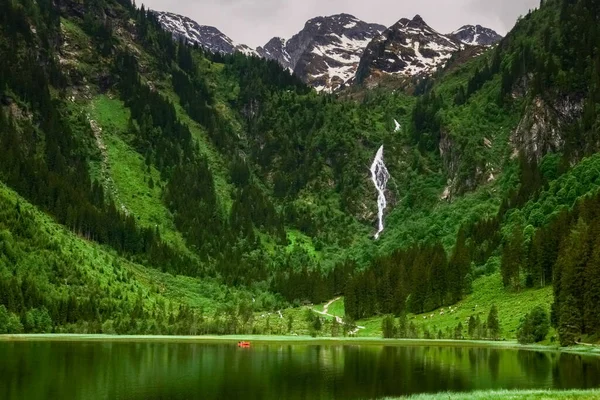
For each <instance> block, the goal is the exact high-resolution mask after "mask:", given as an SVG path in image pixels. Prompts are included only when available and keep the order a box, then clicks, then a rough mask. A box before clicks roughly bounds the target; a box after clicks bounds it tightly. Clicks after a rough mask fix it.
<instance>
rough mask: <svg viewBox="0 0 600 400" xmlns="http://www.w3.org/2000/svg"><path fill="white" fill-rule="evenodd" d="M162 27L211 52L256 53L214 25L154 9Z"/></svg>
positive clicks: (177, 37) (178, 37)
mask: <svg viewBox="0 0 600 400" xmlns="http://www.w3.org/2000/svg"><path fill="white" fill-rule="evenodd" d="M154 13H155V14H156V15H157V17H158V21H159V22H160V23H161V25H162V26H163V28H164V29H165V30H167V31H169V32H171V33H172V34H173V36H174V37H175V38H176V39H183V40H185V41H187V42H189V43H193V44H197V45H199V46H200V47H203V48H205V49H206V50H208V51H210V52H213V53H222V54H233V53H235V52H237V51H239V52H242V53H244V54H248V55H250V54H256V52H255V51H254V50H252V49H251V48H250V47H248V46H246V45H243V44H236V43H235V42H234V41H233V40H231V39H230V38H229V37H228V36H227V35H225V34H224V33H223V32H221V31H220V30H218V29H217V28H215V27H214V26H206V25H200V24H198V23H197V22H196V21H194V20H192V19H190V18H188V17H184V16H183V15H179V14H174V13H169V12H160V11H154Z"/></svg>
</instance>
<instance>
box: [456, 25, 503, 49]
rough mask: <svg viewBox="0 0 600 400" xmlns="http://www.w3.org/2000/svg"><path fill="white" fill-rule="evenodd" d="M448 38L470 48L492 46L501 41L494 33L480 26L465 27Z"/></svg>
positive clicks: (500, 37)
mask: <svg viewBox="0 0 600 400" xmlns="http://www.w3.org/2000/svg"><path fill="white" fill-rule="evenodd" d="M448 36H450V37H452V38H454V39H456V40H458V41H460V42H462V43H464V44H468V45H471V46H492V45H494V44H496V43H498V42H499V41H500V40H502V36H500V35H499V34H498V33H497V32H496V31H494V30H492V29H490V28H485V27H483V26H481V25H465V26H463V27H462V28H460V29H458V30H457V31H454V32H452V33H451V34H449V35H448Z"/></svg>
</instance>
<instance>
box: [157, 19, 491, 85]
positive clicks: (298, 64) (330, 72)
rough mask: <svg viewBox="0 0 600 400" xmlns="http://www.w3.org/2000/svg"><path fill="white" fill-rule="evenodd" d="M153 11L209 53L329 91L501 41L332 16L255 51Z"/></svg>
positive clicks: (429, 66)
mask: <svg viewBox="0 0 600 400" xmlns="http://www.w3.org/2000/svg"><path fill="white" fill-rule="evenodd" d="M155 13H156V15H157V17H158V20H159V22H160V23H161V24H162V26H163V27H164V28H165V29H166V30H168V31H170V32H172V33H173V36H174V37H176V38H178V39H179V38H183V39H184V40H185V41H187V42H190V43H194V44H198V45H199V46H201V47H203V48H205V49H207V50H209V51H211V52H213V53H223V54H233V53H235V52H241V53H244V54H246V55H255V56H260V57H263V58H266V59H269V60H275V61H277V62H279V63H280V64H281V65H282V66H283V67H284V68H287V69H289V70H290V71H291V72H293V73H294V74H296V75H297V76H298V77H300V78H301V79H302V80H303V81H304V82H306V83H307V84H308V85H311V86H313V87H314V88H315V89H317V90H318V91H328V92H333V91H335V90H337V89H340V88H342V87H344V86H346V85H349V84H351V83H355V82H358V83H362V82H363V81H365V80H366V79H369V78H372V77H374V78H377V77H380V76H383V75H399V76H406V77H412V76H416V75H427V74H431V73H433V72H434V71H436V70H437V69H438V68H439V67H441V66H443V65H445V64H446V62H447V61H448V60H449V59H450V58H451V57H452V55H453V54H454V53H455V52H457V51H459V50H461V49H465V48H472V47H474V46H480V47H481V46H490V45H492V44H494V43H497V42H498V41H499V40H500V39H502V37H501V36H500V35H498V34H497V33H496V32H494V31H493V30H491V29H488V28H484V27H482V26H481V25H466V26H463V27H462V28H460V29H459V30H457V31H455V32H452V33H451V34H448V35H443V34H441V33H439V32H437V31H435V30H434V29H432V28H431V27H430V26H429V25H427V24H426V23H425V21H423V19H422V18H421V17H420V16H418V15H417V16H415V17H414V18H413V19H412V20H410V19H406V18H403V19H401V20H400V21H398V22H397V23H396V24H395V25H393V26H391V27H390V28H387V29H386V28H385V27H384V26H383V25H378V24H371V23H367V22H364V21H361V20H360V19H358V18H356V17H354V16H352V15H349V14H337V15H332V16H328V17H317V18H313V19H311V20H309V21H308V22H306V24H305V26H304V28H303V29H302V30H301V31H300V32H298V33H297V34H296V35H294V36H293V37H292V38H290V39H289V40H286V39H283V38H280V37H274V38H273V39H271V40H270V41H269V42H268V43H267V44H265V45H264V46H263V47H258V48H257V49H256V50H254V49H251V48H250V47H248V46H246V45H243V44H238V43H235V42H234V41H233V40H231V39H230V38H229V37H228V36H227V35H225V34H223V33H222V32H221V31H220V30H218V29H217V28H215V27H212V26H205V25H200V24H198V23H197V22H195V21H193V20H192V19H190V18H187V17H184V16H182V15H178V14H173V13H169V12H155ZM481 48H482V49H483V47H481ZM471 53H472V54H473V55H475V54H480V53H481V52H471Z"/></svg>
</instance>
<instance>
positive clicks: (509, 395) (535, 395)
mask: <svg viewBox="0 0 600 400" xmlns="http://www.w3.org/2000/svg"><path fill="white" fill-rule="evenodd" d="M598 398H600V391H597V390H566V391H560V390H499V391H480V392H472V393H437V394H419V395H414V396H409V397H401V398H399V399H398V400H400V399H410V400H437V399H444V400H459V399H460V400H483V399H485V400H493V399H499V400H500V399H502V400H507V399H508V400H510V399H519V400H546V399H548V400H550V399H553V400H555V399H558V400H571V399H598ZM387 400H393V399H392V398H388V399H387Z"/></svg>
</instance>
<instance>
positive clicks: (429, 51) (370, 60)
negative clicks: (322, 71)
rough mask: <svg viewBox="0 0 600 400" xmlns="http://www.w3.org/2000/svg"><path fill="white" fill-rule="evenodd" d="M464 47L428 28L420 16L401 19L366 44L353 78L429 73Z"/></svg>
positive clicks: (362, 78) (358, 80)
mask: <svg viewBox="0 0 600 400" xmlns="http://www.w3.org/2000/svg"><path fill="white" fill-rule="evenodd" d="M464 46H465V45H464V44H463V43H462V42H460V41H459V40H457V39H455V38H452V37H449V36H446V35H442V34H441V33H439V32H437V31H436V30H434V29H433V28H431V27H430V26H429V25H427V24H426V23H425V21H423V18H421V16H419V15H417V16H415V17H414V18H413V19H412V20H410V19H406V18H403V19H401V20H400V21H398V22H397V23H396V24H395V25H393V26H391V27H390V28H388V29H387V30H386V31H385V32H383V34H381V35H379V36H378V37H377V38H375V39H374V40H373V41H372V42H371V43H370V44H369V45H368V46H367V48H366V50H365V52H364V54H363V56H362V59H361V61H360V65H359V67H358V71H357V74H356V80H357V82H358V83H362V82H364V81H365V80H366V79H368V78H369V77H373V76H374V77H377V76H381V75H385V74H392V75H404V76H416V75H423V74H431V73H433V72H434V71H436V70H437V68H439V67H441V66H443V65H445V63H446V62H447V61H448V60H449V59H450V57H452V54H454V53H455V52H457V51H459V50H461V49H462V48H463V47H464Z"/></svg>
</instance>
